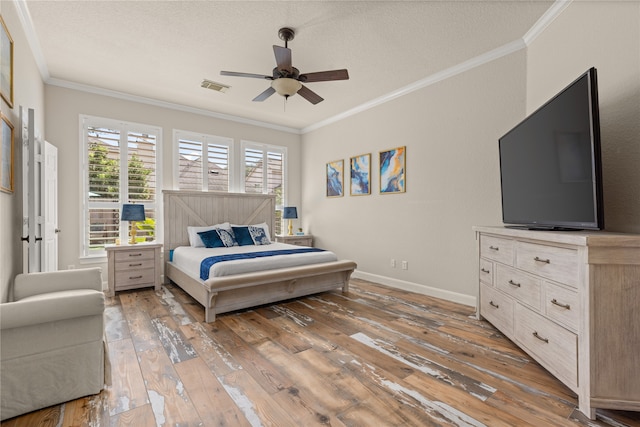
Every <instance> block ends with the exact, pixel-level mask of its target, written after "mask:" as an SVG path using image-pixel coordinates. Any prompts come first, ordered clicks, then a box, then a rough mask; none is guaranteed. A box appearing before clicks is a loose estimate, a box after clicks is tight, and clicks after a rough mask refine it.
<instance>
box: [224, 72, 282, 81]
mask: <svg viewBox="0 0 640 427" xmlns="http://www.w3.org/2000/svg"><path fill="white" fill-rule="evenodd" d="M220 75H221V76H231V77H251V78H254V79H264V80H273V77H272V76H265V75H264V74H252V73H237V72H235V71H220Z"/></svg>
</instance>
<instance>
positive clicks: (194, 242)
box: [187, 222, 231, 248]
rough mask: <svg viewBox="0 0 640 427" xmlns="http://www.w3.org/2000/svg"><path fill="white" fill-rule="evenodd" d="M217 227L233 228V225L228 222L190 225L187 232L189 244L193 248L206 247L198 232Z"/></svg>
mask: <svg viewBox="0 0 640 427" xmlns="http://www.w3.org/2000/svg"><path fill="white" fill-rule="evenodd" d="M216 228H224V229H227V230H231V225H230V224H229V223H228V222H223V223H222V224H216V225H206V226H204V227H195V226H188V227H187V234H188V235H189V246H191V247H192V248H204V247H205V246H204V243H203V242H202V239H201V238H200V236H198V233H202V232H203V231H209V230H214V229H216Z"/></svg>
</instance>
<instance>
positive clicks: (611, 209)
mask: <svg viewBox="0 0 640 427" xmlns="http://www.w3.org/2000/svg"><path fill="white" fill-rule="evenodd" d="M590 67H596V68H597V69H598V87H599V98H600V124H601V135H602V163H603V165H602V167H603V180H604V185H603V187H604V188H603V193H604V202H605V215H604V216H605V228H606V229H608V230H611V231H625V232H634V233H640V2H637V1H634V2H627V1H607V2H602V1H599V2H591V1H589V2H585V1H579V2H578V1H574V2H572V3H571V4H570V5H569V7H568V8H567V9H565V10H564V12H562V14H561V15H560V16H558V18H556V20H555V21H554V22H553V23H552V24H551V25H550V26H549V27H547V29H546V30H545V31H544V32H543V33H542V34H541V35H540V36H539V37H538V38H536V39H535V41H534V42H533V43H532V44H531V46H530V47H529V49H528V62H527V94H528V99H527V111H528V112H532V111H534V110H535V109H536V108H538V107H539V106H540V105H541V104H543V103H544V102H545V101H546V100H547V99H549V98H550V97H552V96H553V95H555V93H557V92H558V91H560V90H561V89H562V88H563V87H565V86H566V85H568V84H569V83H571V82H572V81H573V80H574V79H576V78H577V77H578V76H579V75H580V74H582V73H584V72H585V71H586V70H587V69H589V68H590Z"/></svg>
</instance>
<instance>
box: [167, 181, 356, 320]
mask: <svg viewBox="0 0 640 427" xmlns="http://www.w3.org/2000/svg"><path fill="white" fill-rule="evenodd" d="M163 194H164V250H165V269H164V278H165V283H169V281H172V282H174V283H175V284H176V285H178V286H180V287H181V288H182V289H184V290H185V291H186V292H187V293H188V294H189V295H191V296H192V297H193V298H194V299H195V300H196V301H198V302H199V303H200V304H202V305H203V306H204V308H205V322H213V321H215V318H216V314H220V313H226V312H229V311H234V310H239V309H243V308H249V307H255V306H258V305H262V304H267V303H272V302H276V301H282V300H286V299H290V298H297V297H300V296H304V295H310V294H314V293H318V292H324V291H329V290H333V289H336V288H342V291H343V292H347V291H348V290H349V278H350V277H351V273H353V270H355V268H356V263H355V262H353V261H334V262H327V263H321V264H312V265H308V266H301V267H292V268H282V269H277V270H266V271H262V272H254V273H245V274H237V275H233V276H225V277H213V278H210V279H208V280H204V281H203V280H201V279H199V278H194V277H193V276H190V275H189V274H187V273H185V272H184V271H182V270H181V269H180V268H178V267H177V266H176V265H175V264H173V263H172V262H171V261H170V259H171V256H170V254H171V251H173V249H175V248H177V247H178V246H189V236H188V234H187V226H207V225H213V224H220V223H223V222H230V223H232V224H260V223H263V222H266V223H267V224H268V225H269V233H270V234H271V238H272V239H274V238H275V237H274V229H275V228H274V225H275V203H276V202H275V196H273V195H264V194H246V193H214V192H203V191H174V190H165V191H163Z"/></svg>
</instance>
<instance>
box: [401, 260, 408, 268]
mask: <svg viewBox="0 0 640 427" xmlns="http://www.w3.org/2000/svg"><path fill="white" fill-rule="evenodd" d="M402 269H403V270H408V269H409V263H408V262H407V261H402Z"/></svg>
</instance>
